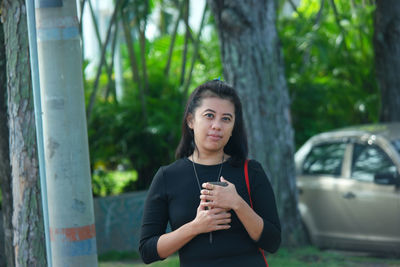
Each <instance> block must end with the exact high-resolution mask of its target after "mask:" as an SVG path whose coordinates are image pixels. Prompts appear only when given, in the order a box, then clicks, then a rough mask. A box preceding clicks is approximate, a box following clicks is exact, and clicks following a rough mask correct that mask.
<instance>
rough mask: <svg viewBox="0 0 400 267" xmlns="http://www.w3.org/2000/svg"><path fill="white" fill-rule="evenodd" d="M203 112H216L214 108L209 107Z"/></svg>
mask: <svg viewBox="0 0 400 267" xmlns="http://www.w3.org/2000/svg"><path fill="white" fill-rule="evenodd" d="M203 112H213V113H217V112H216V111H215V110H212V109H210V108H208V109H206V110H204V111H203Z"/></svg>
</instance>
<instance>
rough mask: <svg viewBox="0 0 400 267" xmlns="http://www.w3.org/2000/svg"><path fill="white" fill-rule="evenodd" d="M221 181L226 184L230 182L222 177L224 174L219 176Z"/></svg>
mask: <svg viewBox="0 0 400 267" xmlns="http://www.w3.org/2000/svg"><path fill="white" fill-rule="evenodd" d="M221 182H227V183H228V184H230V182H229V181H228V180H226V179H225V178H224V176H221Z"/></svg>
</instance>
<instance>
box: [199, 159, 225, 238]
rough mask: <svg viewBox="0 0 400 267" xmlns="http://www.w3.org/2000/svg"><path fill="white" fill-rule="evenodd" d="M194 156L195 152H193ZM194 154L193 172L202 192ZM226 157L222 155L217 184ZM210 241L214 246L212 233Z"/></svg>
mask: <svg viewBox="0 0 400 267" xmlns="http://www.w3.org/2000/svg"><path fill="white" fill-rule="evenodd" d="M193 154H194V151H193ZM193 154H192V165H193V170H194V176H195V177H196V181H197V185H198V186H199V190H200V192H201V185H200V180H199V176H198V175H197V171H196V166H195V165H194V164H195V162H194V157H193ZM224 156H225V155H224V154H222V160H221V164H220V167H219V172H218V176H217V182H218V181H219V177H221V172H222V166H223V165H224ZM209 240H210V244H212V242H213V236H212V232H210V239H209Z"/></svg>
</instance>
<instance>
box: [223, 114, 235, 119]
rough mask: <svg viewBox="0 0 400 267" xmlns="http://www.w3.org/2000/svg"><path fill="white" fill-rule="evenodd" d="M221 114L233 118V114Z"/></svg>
mask: <svg viewBox="0 0 400 267" xmlns="http://www.w3.org/2000/svg"><path fill="white" fill-rule="evenodd" d="M223 115H224V116H229V117H231V118H233V116H232V114H231V113H224V114H223Z"/></svg>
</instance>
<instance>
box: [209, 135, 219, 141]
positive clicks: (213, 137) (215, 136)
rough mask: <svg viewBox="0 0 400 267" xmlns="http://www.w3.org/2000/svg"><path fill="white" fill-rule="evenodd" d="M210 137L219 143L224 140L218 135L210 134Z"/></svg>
mask: <svg viewBox="0 0 400 267" xmlns="http://www.w3.org/2000/svg"><path fill="white" fill-rule="evenodd" d="M208 137H209V138H210V139H211V140H213V141H218V140H220V139H222V136H220V135H217V134H209V135H208Z"/></svg>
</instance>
